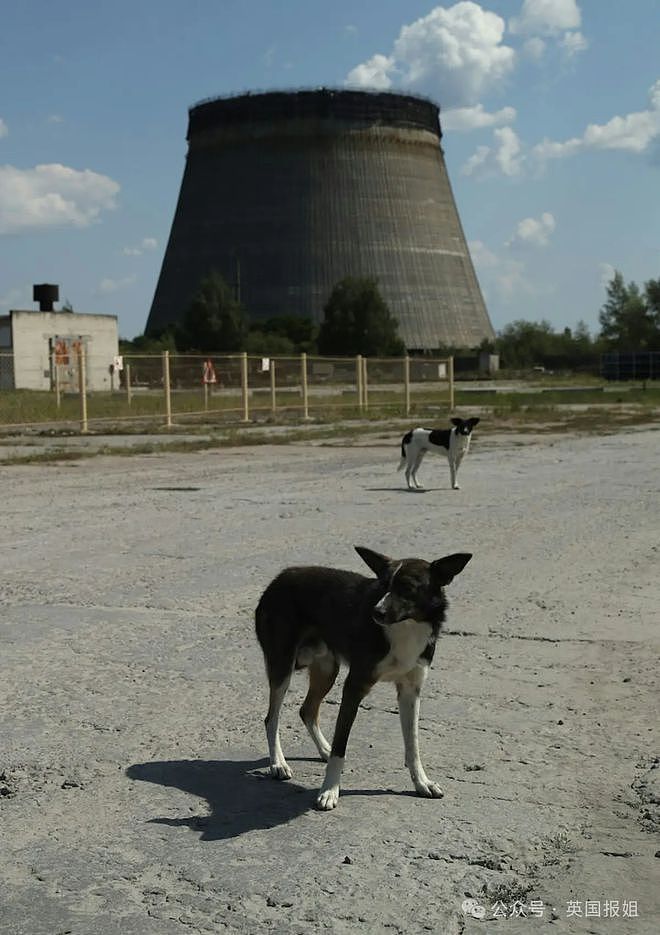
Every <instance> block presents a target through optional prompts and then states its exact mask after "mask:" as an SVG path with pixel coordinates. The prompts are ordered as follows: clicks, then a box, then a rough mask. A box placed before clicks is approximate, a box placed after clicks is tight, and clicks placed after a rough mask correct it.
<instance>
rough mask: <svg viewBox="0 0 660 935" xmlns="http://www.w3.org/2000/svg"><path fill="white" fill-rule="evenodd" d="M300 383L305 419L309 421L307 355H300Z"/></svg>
mask: <svg viewBox="0 0 660 935" xmlns="http://www.w3.org/2000/svg"><path fill="white" fill-rule="evenodd" d="M300 381H301V384H302V404H303V419H304V420H305V421H307V420H308V419H309V395H308V391H307V354H305V353H304V352H303V353H302V354H301V355H300Z"/></svg>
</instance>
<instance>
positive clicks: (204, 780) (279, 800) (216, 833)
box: [126, 757, 414, 841]
mask: <svg viewBox="0 0 660 935" xmlns="http://www.w3.org/2000/svg"><path fill="white" fill-rule="evenodd" d="M296 761H298V762H319V764H320V761H317V760H309V758H308V757H289V762H291V763H295V762H296ZM320 765H321V766H322V765H323V764H320ZM126 775H127V776H128V778H129V779H137V780H139V781H140V782H152V783H156V784H158V785H160V786H168V787H170V788H174V789H181V790H182V791H183V792H187V793H190V794H191V795H195V796H197V797H198V798H200V799H206V802H207V805H208V807H209V809H210V814H208V815H186V816H185V817H180V818H166V817H160V818H149V819H148V821H149V822H150V823H152V824H158V825H170V827H175V828H181V827H186V828H191V829H193V830H194V831H197V832H199V834H200V840H201V841H219V840H223V839H226V838H236V837H239V836H240V835H241V834H245V833H246V832H248V831H258V830H266V829H268V828H275V827H277V826H278V825H285V824H286V823H287V822H289V821H292V820H293V819H294V818H299V817H300V816H301V815H304V814H305V812H308V811H311V810H315V807H316V796H317V794H318V789H317V788H312V789H309V788H305V787H304V786H299V785H298V784H297V783H295V782H291V781H290V780H288V781H286V782H276V781H274V780H273V779H271V777H270V775H269V772H268V760H267V759H261V760H165V761H155V762H152V763H134V764H133V765H132V766H129V767H128V769H127V770H126ZM342 795H343V796H363V795H364V796H374V795H395V796H404V797H405V796H411V795H414V792H411V791H402V790H398V791H395V790H394V789H354V790H350V791H348V790H346V791H344V790H342Z"/></svg>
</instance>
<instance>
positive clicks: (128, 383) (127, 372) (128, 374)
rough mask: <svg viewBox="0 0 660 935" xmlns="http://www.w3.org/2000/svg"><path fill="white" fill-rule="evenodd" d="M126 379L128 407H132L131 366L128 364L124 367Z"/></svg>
mask: <svg viewBox="0 0 660 935" xmlns="http://www.w3.org/2000/svg"><path fill="white" fill-rule="evenodd" d="M124 374H125V376H124V379H125V380H126V402H127V403H128V405H129V406H130V405H131V365H130V364H126V366H125V367H124Z"/></svg>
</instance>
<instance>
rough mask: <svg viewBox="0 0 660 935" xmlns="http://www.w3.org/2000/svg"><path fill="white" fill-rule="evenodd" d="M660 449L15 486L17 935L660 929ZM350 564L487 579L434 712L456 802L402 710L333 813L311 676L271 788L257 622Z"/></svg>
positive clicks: (163, 460)
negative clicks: (295, 579) (289, 576)
mask: <svg viewBox="0 0 660 935" xmlns="http://www.w3.org/2000/svg"><path fill="white" fill-rule="evenodd" d="M659 439H660V435H659V433H658V431H654V430H653V429H652V428H649V429H646V430H641V431H639V430H638V431H629V432H626V433H625V434H619V435H610V436H606V437H582V438H576V437H572V436H569V435H564V436H540V437H538V438H536V439H532V440H531V442H530V440H529V438H526V439H523V438H516V437H515V436H507V437H506V438H504V437H502V438H497V437H492V438H485V437H484V438H483V439H480V438H479V436H478V434H477V436H476V438H475V440H474V442H473V447H472V450H471V452H470V454H469V456H468V458H467V459H466V461H465V462H464V464H463V467H462V469H461V478H460V480H461V483H462V486H463V489H462V490H461V491H452V490H450V489H449V478H448V470H447V466H446V464H445V463H444V462H442V461H441V460H440V459H439V458H436V459H433V458H432V457H429V458H427V459H426V461H425V462H424V466H423V470H422V471H421V472H420V477H421V479H422V480H423V481H425V482H426V484H427V485H428V489H427V490H426V491H425V492H424V493H419V494H416V493H408V492H407V491H405V490H404V489H403V481H402V477H401V475H399V474H396V472H395V468H396V464H397V461H398V453H397V441H398V440H397V439H396V438H394V437H392V438H381V439H376V440H365V442H364V443H363V444H362V445H359V444H357V445H356V444H353V445H350V446H349V445H342V443H341V442H340V441H337V442H333V443H331V444H327V443H326V444H325V445H313V444H308V445H296V446H287V447H277V446H268V447H258V448H241V449H233V450H220V451H213V452H205V453H199V454H190V455H175V454H164V455H149V456H145V455H142V456H134V457H133V458H130V459H124V458H121V459H118V458H105V457H101V458H96V459H94V460H90V461H81V462H76V463H67V464H62V465H48V466H46V465H41V466H38V465H31V466H22V467H19V466H16V467H9V468H5V469H4V470H3V477H4V489H5V502H4V506H3V524H2V532H1V533H0V535H1V537H2V552H3V565H4V568H3V571H4V575H3V588H2V606H1V609H0V612H1V617H0V624H1V628H0V635H1V639H2V654H1V656H0V694H1V695H2V703H3V704H2V707H3V723H2V733H1V738H0V757H1V759H0V826H1V828H2V847H1V848H0V868H1V871H2V879H3V886H2V891H1V894H0V932H2V933H3V935H65V933H70V935H181V933H190V932H193V933H194V932H236V933H252V932H254V933H260V932H263V931H272V932H276V933H316V932H332V933H348V932H354V931H356V930H361V931H364V932H388V933H397V932H401V933H406V935H409V933H416V932H434V933H441V935H452V933H460V932H463V933H466V935H474V933H482V935H483V933H489V935H492V933H493V932H498V933H505V935H508V933H512V935H518V933H525V935H527V933H533V932H534V931H541V930H543V929H544V927H545V926H546V925H547V924H550V925H551V926H552V927H551V928H550V929H548V931H552V932H555V933H557V932H560V933H587V932H588V933H598V935H600V933H612V935H651V933H653V935H655V933H657V931H658V928H659V920H660V910H659V906H658V886H657V880H658V871H659V870H660V860H659V859H658V858H657V857H656V856H655V854H656V852H658V849H659V848H660V841H658V837H657V830H658V817H659V813H660V783H659V782H658V778H659V776H660V768H658V765H659V761H658V759H657V754H658V748H657V745H656V744H657V737H656V736H655V734H654V730H655V729H657V724H658V713H659V711H658V694H657V681H656V678H657V659H658V624H659V623H660V611H659V608H660V575H659V574H658V558H659V557H660V535H659V533H660V474H659V472H658V464H659V461H658V442H659ZM354 543H355V544H362V545H366V546H369V547H371V548H374V549H377V550H379V551H383V552H387V553H390V554H391V555H393V556H398V557H404V556H408V555H418V556H421V557H425V558H428V559H432V558H437V557H440V556H441V555H444V554H447V553H448V552H453V551H470V552H473V553H474V559H473V560H472V562H471V563H470V565H468V567H467V568H466V570H465V571H464V572H463V574H462V575H460V576H459V578H457V579H456V580H455V581H454V583H453V584H452V585H451V586H450V588H449V589H448V596H449V598H450V601H451V606H450V610H449V616H448V622H447V632H446V633H445V635H444V636H443V637H442V638H441V642H440V646H439V650H438V652H437V653H436V659H435V663H434V666H433V671H432V672H431V674H430V677H429V679H428V681H427V685H426V688H425V690H424V696H423V699H422V720H421V745H422V755H423V759H424V761H425V765H426V767H427V772H428V773H429V775H430V776H431V777H432V778H433V779H435V780H436V781H438V782H439V783H440V784H441V785H442V786H443V788H444V791H445V797H444V798H443V799H442V800H424V799H420V798H417V797H416V796H415V795H414V794H412V787H411V784H410V779H409V776H408V773H407V770H406V769H405V768H404V766H403V754H402V741H401V734H400V729H399V724H398V717H397V713H396V703H395V698H394V691H393V687H392V686H391V685H381V686H377V687H376V688H375V689H374V691H373V692H372V694H371V695H370V696H369V697H368V698H367V699H366V701H365V703H364V704H363V706H362V710H361V711H360V713H359V715H358V719H357V721H356V724H355V728H354V730H353V733H352V735H351V740H350V743H349V750H348V758H347V767H346V771H345V775H344V784H343V788H342V795H341V798H340V801H339V807H338V808H337V809H336V810H335V811H334V812H332V813H330V814H328V813H322V812H318V811H316V810H315V808H314V801H315V794H316V790H317V788H318V786H319V784H320V781H321V778H322V774H323V766H322V764H321V763H320V762H319V761H318V760H317V759H316V758H315V756H314V752H315V751H314V749H313V747H312V745H311V741H310V740H309V739H308V737H307V734H306V732H305V730H304V728H303V726H302V724H301V722H300V721H299V718H298V714H297V708H298V706H299V704H300V700H301V698H302V696H303V691H304V679H303V677H302V676H301V675H298V676H296V678H295V679H294V682H293V683H292V689H291V691H290V694H289V696H288V698H287V703H286V705H285V712H284V722H283V731H282V735H283V746H284V750H285V753H286V754H287V756H288V758H289V762H290V765H291V766H292V768H293V770H294V778H293V780H292V781H290V782H285V783H277V782H274V781H272V780H270V779H269V778H267V776H266V765H267V763H266V759H265V752H266V743H265V736H264V732H263V723H262V719H263V716H264V713H265V702H266V689H265V678H264V675H263V664H262V659H261V655H260V651H259V648H258V646H257V644H256V641H255V639H254V636H253V624H252V611H253V608H254V606H255V604H256V601H257V599H258V597H259V594H260V592H261V590H262V589H263V588H264V586H265V585H266V584H267V582H268V581H269V580H270V579H271V577H272V576H274V575H275V574H276V573H277V572H278V571H279V570H280V569H281V568H282V567H283V566H285V565H288V564H299V563H302V564H304V563H314V564H316V563H321V564H330V565H336V566H338V567H345V568H352V569H354V570H361V565H360V560H359V558H358V557H357V555H356V554H355V553H354V552H353V550H352V546H353V544H354ZM362 570H363V569H362ZM338 699H339V690H338V688H337V687H336V688H335V689H334V690H333V692H332V693H331V695H330V696H329V703H328V704H327V705H325V706H324V709H323V719H324V724H325V727H326V731H327V732H328V733H330V732H331V725H332V722H333V720H334V717H335V716H336V712H337V703H338ZM465 899H474V900H477V901H478V902H479V904H480V905H482V906H483V908H484V910H485V911H486V917H485V919H483V920H481V921H480V920H478V919H476V918H474V917H473V916H472V915H470V914H466V913H464V912H463V911H462V909H461V905H462V903H463V901H464V900H465ZM516 901H518V903H516ZM587 901H589V908H590V910H591V911H590V912H589V914H587ZM541 903H542V906H543V916H542V917H539V916H537V915H535V916H532V915H531V914H530V912H529V909H528V910H527V917H526V918H522V917H516V916H515V915H511V917H509V918H501V917H500V918H498V919H495V915H496V914H497V911H496V910H495V909H494V907H501V906H505V907H507V914H509V913H513V911H514V908H513V907H514V906H516V905H518V907H519V910H520V907H521V906H527V907H529V906H530V905H534V906H535V907H536V909H537V911H538V907H539V905H540V904H541ZM569 903H570V904H572V905H573V911H572V912H571V913H570V914H569V909H568V907H569ZM606 903H607V915H605V914H604V913H605V912H606ZM596 904H598V910H599V913H600V914H599V915H596ZM578 905H579V909H580V911H579V913H578V911H577V909H576V906H578ZM626 908H627V914H626V913H625V909H626ZM615 910H617V911H616V912H615ZM498 911H499V915H500V916H501V915H502V912H503V910H502V909H501V908H499V910H498ZM523 911H525V910H524V909H523Z"/></svg>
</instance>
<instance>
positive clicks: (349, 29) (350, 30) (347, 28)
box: [344, 23, 358, 39]
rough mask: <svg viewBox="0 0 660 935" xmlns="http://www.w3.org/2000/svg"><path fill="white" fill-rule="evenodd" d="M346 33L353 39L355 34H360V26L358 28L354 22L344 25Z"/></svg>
mask: <svg viewBox="0 0 660 935" xmlns="http://www.w3.org/2000/svg"><path fill="white" fill-rule="evenodd" d="M344 34H345V35H346V36H350V37H351V39H352V38H353V37H354V36H357V34H358V28H357V26H354V25H353V23H348V24H347V25H346V26H344Z"/></svg>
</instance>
